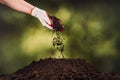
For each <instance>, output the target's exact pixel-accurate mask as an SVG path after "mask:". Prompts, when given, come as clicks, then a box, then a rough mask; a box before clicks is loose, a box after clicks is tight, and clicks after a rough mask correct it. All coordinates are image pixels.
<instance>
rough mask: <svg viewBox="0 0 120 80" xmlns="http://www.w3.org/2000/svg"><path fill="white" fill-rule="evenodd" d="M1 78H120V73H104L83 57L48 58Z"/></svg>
mask: <svg viewBox="0 0 120 80" xmlns="http://www.w3.org/2000/svg"><path fill="white" fill-rule="evenodd" d="M0 80H120V74H114V73H104V72H100V71H99V70H97V69H95V68H94V67H93V66H92V65H90V64H88V63H87V62H86V61H85V60H81V59H64V58H63V59H55V58H47V59H41V60H40V61H37V62H35V61H33V62H32V63H31V64H30V65H28V66H26V67H24V68H23V69H20V70H18V71H17V72H15V73H13V74H11V75H2V76H1V77H0Z"/></svg>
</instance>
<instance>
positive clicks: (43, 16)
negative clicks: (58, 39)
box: [31, 7, 53, 30]
mask: <svg viewBox="0 0 120 80" xmlns="http://www.w3.org/2000/svg"><path fill="white" fill-rule="evenodd" d="M31 15H32V16H34V17H36V18H38V19H39V21H40V22H41V23H42V25H43V26H45V27H47V28H49V29H52V30H53V27H52V24H53V23H52V20H51V19H50V18H49V16H48V14H47V12H46V11H44V10H42V9H39V8H37V7H35V8H34V9H33V10H32V12H31Z"/></svg>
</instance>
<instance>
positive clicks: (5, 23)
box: [0, 0, 120, 74]
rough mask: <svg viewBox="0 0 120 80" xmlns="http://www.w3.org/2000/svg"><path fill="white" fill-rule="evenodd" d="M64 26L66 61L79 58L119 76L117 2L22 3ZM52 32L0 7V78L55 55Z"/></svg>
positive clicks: (52, 0) (54, 0) (119, 11)
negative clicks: (42, 10)
mask: <svg viewBox="0 0 120 80" xmlns="http://www.w3.org/2000/svg"><path fill="white" fill-rule="evenodd" d="M26 1H27V2H29V3H31V4H33V5H35V6H37V7H39V8H41V9H44V10H46V11H47V12H48V13H49V14H50V15H54V16H57V17H58V18H60V19H61V20H62V21H63V22H62V24H64V26H65V29H64V32H63V33H62V34H63V37H64V38H65V40H64V44H65V51H64V55H65V57H66V58H82V59H86V60H87V61H88V62H89V63H91V64H93V65H94V66H95V67H97V68H98V69H100V70H102V71H105V72H115V73H119V72H120V62H119V61H120V35H119V34H120V2H116V1H113V0H112V1H110V0H109V1H107V0H106V1H105V0H92V1H91V0H26ZM52 38H53V37H52V31H51V30H49V29H47V28H44V27H43V26H42V25H41V23H40V22H39V21H38V20H37V19H36V18H34V17H32V16H30V15H27V14H23V13H19V12H16V11H14V10H12V9H10V8H8V7H6V6H4V5H2V4H0V74H6V73H7V74H8V73H13V72H15V71H16V70H18V69H21V68H23V67H24V66H26V65H28V64H30V63H31V62H32V61H33V60H36V61H37V60H39V59H41V58H48V57H55V58H57V56H58V55H59V54H58V53H57V52H56V51H55V50H54V49H53V47H52Z"/></svg>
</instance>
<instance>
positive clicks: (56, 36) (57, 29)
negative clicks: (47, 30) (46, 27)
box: [49, 15, 64, 58]
mask: <svg viewBox="0 0 120 80" xmlns="http://www.w3.org/2000/svg"><path fill="white" fill-rule="evenodd" d="M49 18H50V19H51V20H52V21H53V23H52V27H53V40H52V45H53V47H54V48H55V49H56V50H57V51H59V52H60V53H61V55H59V56H61V57H62V58H64V55H63V51H64V44H63V41H64V38H63V37H62V35H61V32H62V31H63V28H64V26H63V25H62V24H61V23H60V22H61V20H60V19H58V18H57V17H55V16H50V15H49Z"/></svg>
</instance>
